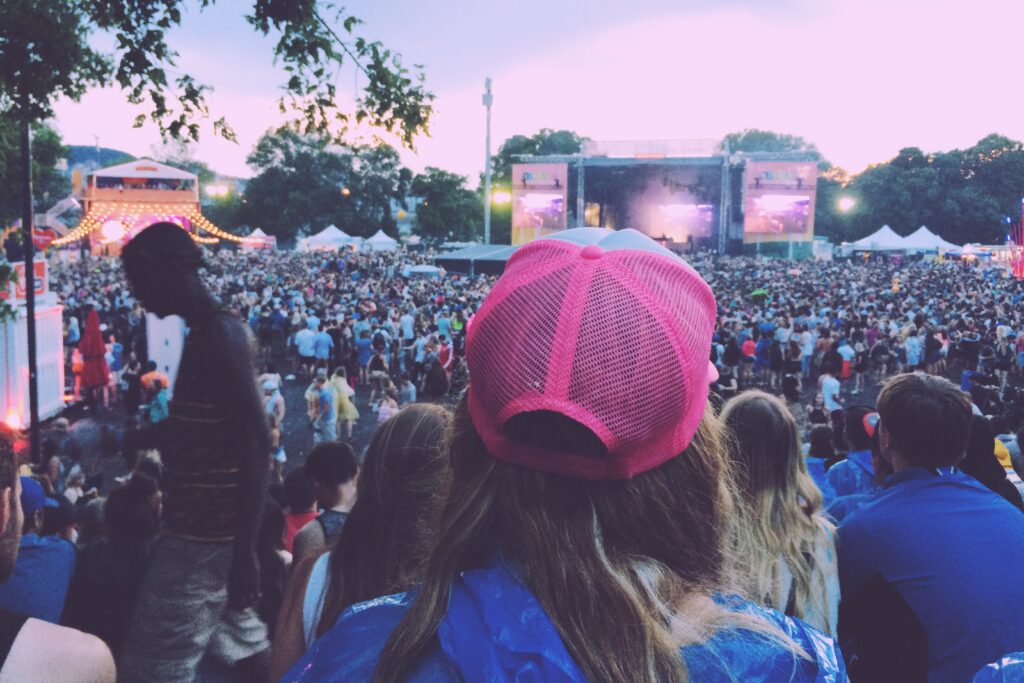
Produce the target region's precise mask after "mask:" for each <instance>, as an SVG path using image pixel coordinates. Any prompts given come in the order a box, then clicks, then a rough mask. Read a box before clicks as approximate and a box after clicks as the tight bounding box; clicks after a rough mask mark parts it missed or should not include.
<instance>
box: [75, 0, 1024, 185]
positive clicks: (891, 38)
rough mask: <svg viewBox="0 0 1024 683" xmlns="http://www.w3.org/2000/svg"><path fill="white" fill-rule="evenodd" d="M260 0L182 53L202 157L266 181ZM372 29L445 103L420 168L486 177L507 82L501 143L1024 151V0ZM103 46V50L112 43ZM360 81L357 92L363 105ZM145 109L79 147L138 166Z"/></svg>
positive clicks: (80, 108) (859, 3) (95, 96)
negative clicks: (733, 139) (224, 125)
mask: <svg viewBox="0 0 1024 683" xmlns="http://www.w3.org/2000/svg"><path fill="white" fill-rule="evenodd" d="M246 5H249V6H251V2H249V1H248V0H247V1H245V2H243V1H242V0H221V1H220V3H219V4H218V6H216V7H214V8H213V9H209V10H207V11H206V12H204V13H201V14H200V13H199V12H198V11H192V12H190V13H188V14H187V15H186V18H185V22H184V26H183V28H182V29H180V30H178V31H176V32H175V33H174V34H173V36H172V38H171V40H172V45H173V46H174V47H175V48H176V49H177V50H178V52H179V53H180V58H179V62H178V70H180V71H183V72H188V73H192V74H193V75H194V76H196V77H197V78H198V79H199V80H200V81H201V82H203V83H206V84H207V85H210V86H212V87H213V88H214V92H213V93H212V94H211V95H210V97H209V102H210V105H211V109H212V113H213V114H214V115H215V116H220V115H224V116H226V117H227V118H228V120H229V121H230V123H231V124H232V125H233V126H234V127H235V129H236V131H237V133H238V138H239V144H237V145H235V144H231V143H228V142H225V141H222V140H217V139H215V138H213V136H212V131H211V130H210V129H209V128H206V129H204V131H203V133H204V139H203V141H202V143H201V144H200V145H199V146H198V147H197V148H196V149H195V150H194V155H195V156H196V157H198V158H200V159H202V160H203V161H206V162H207V163H209V164H210V165H211V166H212V167H213V168H214V169H216V170H218V171H221V172H223V173H228V174H234V175H239V176H249V175H251V174H252V172H251V171H250V170H249V168H248V167H247V166H246V164H245V157H246V155H247V154H248V153H249V151H250V149H251V148H252V145H253V144H254V143H255V141H256V139H257V138H258V137H259V135H260V134H261V133H262V132H264V131H265V130H267V129H268V128H270V127H272V126H274V125H275V124H277V123H279V121H280V118H279V114H278V113H277V108H276V97H277V93H278V88H279V86H280V84H281V83H282V82H283V75H282V73H281V71H280V70H279V69H275V67H274V66H273V63H272V59H271V49H272V40H270V39H265V38H262V37H259V36H257V35H256V34H255V33H254V32H253V31H252V30H251V29H250V28H249V27H248V25H247V24H245V23H244V22H243V21H242V19H241V16H242V11H243V10H244V8H245V6H246ZM350 8H351V10H352V11H353V12H354V13H355V14H356V15H357V16H359V17H361V18H363V19H364V20H365V22H366V25H365V27H364V34H365V35H367V36H368V37H370V38H373V39H379V40H381V41H382V42H384V44H385V45H387V46H388V47H390V48H392V49H394V50H396V51H399V52H401V53H402V55H403V57H404V59H405V61H406V62H407V63H410V64H411V63H422V64H423V65H424V66H425V68H426V74H427V85H428V88H429V89H430V90H431V91H433V92H434V93H435V94H436V95H437V100H436V102H435V109H436V111H435V115H434V119H433V122H432V125H431V136H430V137H429V138H427V137H425V138H422V139H420V140H419V142H418V143H417V151H416V152H415V153H413V152H408V151H406V152H403V157H404V158H405V162H406V163H407V164H408V165H409V166H410V167H412V168H413V169H414V170H421V169H422V168H423V167H424V166H428V165H429V166H439V167H441V168H445V169H449V170H453V171H456V172H458V173H461V174H464V175H467V176H470V178H471V182H472V183H473V184H475V182H476V177H477V174H479V172H480V171H481V170H482V168H483V163H484V109H483V106H482V105H481V102H480V95H481V92H482V89H483V81H484V78H485V77H487V76H490V77H492V78H493V80H494V96H495V102H494V112H493V150H494V151H496V150H497V147H498V146H499V145H500V143H501V141H502V140H504V139H505V138H506V137H508V136H510V135H513V134H516V133H526V134H530V133H533V132H535V131H536V130H538V129H539V128H542V127H548V128H569V129H572V130H575V131H576V132H578V133H580V134H581V135H585V136H588V137H590V138H593V139H598V140H644V139H680V138H720V137H721V136H722V135H723V134H725V133H728V132H730V131H734V130H739V129H742V128H751V127H753V128H766V129H771V130H776V131H779V132H786V133H792V134H796V135H801V136H803V137H805V138H807V139H808V140H810V141H812V142H814V143H816V144H817V145H818V147H819V148H820V149H821V151H822V152H823V153H824V155H825V157H826V158H828V159H829V160H830V161H832V162H833V163H834V164H837V165H839V166H843V167H844V168H846V169H847V170H849V171H851V172H857V171H860V170H863V169H864V168H865V167H866V166H867V165H868V164H871V163H875V162H881V161H885V160H887V159H889V158H891V157H892V156H893V155H894V154H895V153H896V152H897V150H899V149H900V148H901V147H907V146H917V147H921V148H923V149H924V150H925V151H938V150H945V149H950V148H954V147H965V146H969V145H970V144H972V143H974V142H975V141H977V140H978V139H979V138H981V137H983V136H984V135H986V134H988V133H991V132H999V133H1003V134H1005V135H1008V136H1010V137H1014V138H1017V139H1024V114H1022V109H1024V82H1022V70H1021V64H1022V60H1024V48H1022V46H1021V39H1020V38H1021V32H1022V30H1024V2H1021V0H972V2H964V1H963V0H702V1H692V0H691V1H687V0H631V1H630V2H621V1H620V2H612V1H609V0H586V1H584V0H517V1H516V2H479V1H478V0H431V1H430V2H408V0H403V1H400V0H376V1H375V2H372V3H371V2H365V1H360V2H354V3H352V4H351V5H350ZM96 40H97V44H99V45H102V44H104V39H103V38H102V37H97V39H96ZM353 85H354V78H353V73H352V72H351V71H349V72H347V73H345V74H343V75H342V76H341V77H340V79H339V88H340V89H342V90H346V89H347V91H348V92H349V93H351V91H352V89H353ZM140 111H142V110H140V109H137V108H135V107H132V106H130V105H128V104H126V103H125V97H124V94H123V93H121V92H120V91H119V90H117V89H113V88H108V89H104V90H96V91H93V92H90V93H88V94H87V95H86V96H85V97H84V98H83V99H82V101H81V103H72V102H61V103H59V105H58V106H57V121H56V125H57V127H58V129H59V130H60V131H61V133H62V134H63V136H64V139H65V141H66V142H67V143H70V144H93V143H94V141H95V138H94V136H96V137H98V139H99V144H100V145H102V146H106V147H114V148H118V149H123V150H125V151H128V152H131V153H133V154H136V155H146V154H149V153H151V151H152V150H153V148H154V146H156V145H158V144H159V135H158V134H157V132H156V130H155V128H154V127H152V126H151V125H147V126H146V127H144V128H142V129H139V130H134V129H132V128H131V123H132V120H133V119H134V117H135V115H136V114H138V113H140Z"/></svg>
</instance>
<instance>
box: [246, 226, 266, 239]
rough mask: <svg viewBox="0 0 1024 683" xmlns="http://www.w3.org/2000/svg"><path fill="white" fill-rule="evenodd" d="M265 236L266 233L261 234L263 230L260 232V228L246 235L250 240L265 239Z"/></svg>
mask: <svg viewBox="0 0 1024 683" xmlns="http://www.w3.org/2000/svg"><path fill="white" fill-rule="evenodd" d="M266 236H267V233H265V232H263V230H261V229H260V228H256V229H255V230H253V231H252V232H250V233H249V234H248V235H247V237H250V238H251V237H266Z"/></svg>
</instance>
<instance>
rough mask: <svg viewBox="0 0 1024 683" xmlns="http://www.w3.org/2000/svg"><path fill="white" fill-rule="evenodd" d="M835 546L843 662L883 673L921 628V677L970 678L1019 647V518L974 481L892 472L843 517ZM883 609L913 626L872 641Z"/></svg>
mask: <svg viewBox="0 0 1024 683" xmlns="http://www.w3.org/2000/svg"><path fill="white" fill-rule="evenodd" d="M838 540H839V580H840V586H841V589H842V595H843V603H844V604H843V605H842V606H841V608H840V617H839V632H840V636H841V638H842V645H843V652H844V654H845V655H846V657H847V660H848V661H850V660H852V659H854V658H857V659H859V660H860V665H862V666H866V667H868V668H870V667H871V665H872V664H875V663H877V667H879V668H878V669H876V670H883V671H884V670H887V667H891V666H892V658H893V657H892V652H895V653H897V655H898V656H900V653H901V652H905V651H906V650H907V649H909V643H910V639H911V638H913V637H915V636H912V635H911V631H913V632H915V633H916V632H917V631H921V632H922V633H921V634H920V635H918V636H916V637H917V638H919V639H921V636H922V635H923V643H919V644H918V645H919V646H918V648H917V649H916V650H915V651H918V652H921V653H922V654H920V655H918V658H919V659H921V660H926V661H921V662H919V664H918V665H919V667H920V668H921V669H925V668H926V670H927V677H928V680H929V681H969V680H971V677H972V676H973V675H974V673H975V672H976V671H978V670H979V669H981V668H982V667H983V666H985V665H986V664H987V663H989V662H993V661H996V660H997V659H999V658H1000V657H1002V656H1003V655H1005V654H1007V653H1009V652H1013V651H1015V650H1022V649H1024V580H1022V579H1021V571H1022V568H1024V515H1022V514H1021V513H1020V511H1019V510H1017V509H1016V508H1014V507H1013V506H1012V505H1010V504H1009V503H1007V502H1006V501H1005V500H1004V499H1003V498H1002V497H1001V496H999V495H997V494H995V493H993V492H991V491H989V490H988V489H987V488H985V487H984V486H982V485H981V484H980V483H978V482H977V481H976V480H975V479H974V478H972V477H968V476H966V475H964V474H962V473H959V472H955V471H953V470H951V469H946V470H930V469H925V468H920V467H918V468H911V469H908V470H904V471H902V472H898V473H896V474H894V475H892V476H890V477H889V478H888V479H887V480H886V481H885V485H884V487H883V489H882V490H881V491H879V492H878V493H876V494H875V495H874V497H873V498H872V499H871V500H870V501H868V502H867V503H865V504H864V505H863V506H862V507H861V508H860V509H859V510H857V511H856V512H854V513H853V514H852V515H851V516H850V517H849V518H847V519H846V521H845V522H844V523H843V524H842V525H841V526H840V527H839V536H838ZM880 596H881V599H880ZM895 603H899V604H898V605H897V604H895ZM866 604H868V605H876V607H874V608H872V609H869V610H867V611H865V610H864V609H863V605H866ZM890 609H893V610H903V612H894V613H895V614H906V613H909V614H910V615H911V616H910V617H909V619H910V621H911V622H913V623H914V624H915V625H914V627H913V628H912V629H903V628H896V629H895V632H894V634H893V637H894V638H895V639H896V641H897V642H890V641H887V640H886V638H884V637H883V638H881V639H880V638H879V633H880V632H883V633H884V631H885V629H887V628H892V626H891V625H892V623H893V619H892V617H891V615H890V614H886V613H882V614H879V613H878V612H887V611H888V610H890ZM918 624H919V626H918ZM902 638H906V639H907V643H906V644H905V643H902V642H899V640H900V639H902ZM915 642H916V641H915ZM904 645H907V647H904ZM885 648H893V649H892V651H891V652H882V651H881V650H882V649H885ZM872 660H875V661H874V662H872Z"/></svg>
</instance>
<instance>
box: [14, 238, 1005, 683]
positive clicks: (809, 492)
mask: <svg viewBox="0 0 1024 683" xmlns="http://www.w3.org/2000/svg"><path fill="white" fill-rule="evenodd" d="M430 259H431V254H430V253H429V252H408V251H405V250H403V249H400V250H399V251H397V252H390V253H383V254H381V253H360V252H351V253H349V252H346V253H335V252H331V253H312V254H302V253H294V252H283V251H282V252H275V251H257V252H239V251H230V250H223V251H218V252H207V253H205V254H201V253H200V251H199V248H198V247H196V246H195V245H194V244H193V243H192V242H191V241H190V240H188V239H187V238H186V237H185V235H184V233H183V232H182V231H181V230H180V229H177V228H173V227H172V226H155V227H154V228H150V229H147V230H146V231H143V233H142V234H141V235H140V236H139V237H138V238H136V239H135V240H133V242H132V243H130V244H129V247H128V248H127V249H126V251H125V254H124V256H123V262H122V260H119V259H108V258H86V259H84V260H82V261H80V262H75V263H65V262H62V261H56V260H55V261H54V262H53V264H52V265H53V268H52V273H53V275H52V277H53V283H52V286H53V288H54V289H55V291H57V293H58V294H59V295H60V297H61V300H62V302H63V303H64V305H65V320H66V325H65V341H66V346H67V348H68V369H69V373H70V375H71V376H73V377H75V381H74V383H75V394H76V395H77V396H78V397H79V398H80V400H81V403H82V405H84V406H86V412H85V413H84V414H85V415H87V416H89V417H90V418H99V421H100V422H102V423H103V424H105V425H106V424H109V423H111V422H112V421H113V422H116V423H117V426H116V428H108V427H103V428H101V429H98V435H94V436H93V437H92V442H91V443H90V444H88V445H89V448H84V447H83V445H82V442H83V441H88V440H89V437H88V434H86V436H83V433H84V430H82V429H79V427H80V426H81V425H85V424H87V423H93V424H94V421H93V420H92V419H90V420H82V422H81V423H80V424H70V423H69V422H68V420H66V419H61V420H57V421H55V422H54V423H53V424H52V425H50V427H49V428H48V429H47V431H46V436H45V439H44V444H43V446H44V448H43V452H44V454H45V460H44V462H43V463H41V464H39V465H37V466H35V467H34V468H31V469H29V468H28V467H27V466H23V467H22V468H21V471H20V474H21V476H20V477H19V476H18V475H19V468H18V467H17V464H18V461H17V454H16V453H15V452H14V451H15V450H17V449H18V444H19V442H20V440H19V438H18V435H15V434H8V435H6V438H5V442H6V443H7V444H8V445H11V446H12V448H7V449H0V529H3V530H4V531H3V535H2V539H3V541H5V542H0V576H7V577H8V578H7V579H6V580H5V581H3V582H0V654H3V652H4V651H5V650H6V652H7V655H6V657H7V659H6V662H7V663H5V664H4V665H3V667H4V669H3V673H6V672H7V667H8V666H11V667H14V670H15V671H24V672H25V673H23V674H22V675H21V676H20V677H16V678H14V679H12V680H37V679H38V680H42V677H41V675H39V674H35V673H33V672H35V671H37V670H36V669H32V668H31V667H33V666H37V665H38V662H37V660H38V659H39V658H40V657H41V656H42V653H46V652H52V649H50V648H53V647H56V643H62V644H63V648H64V649H63V650H62V654H63V653H66V652H70V653H73V654H74V657H73V659H74V662H75V663H74V664H73V665H72V664H68V668H67V674H66V676H65V677H64V678H56V679H55V678H47V680H79V681H82V680H85V681H94V680H95V681H106V680H114V676H115V673H114V662H115V661H116V664H117V674H116V675H117V677H118V680H122V681H154V680H159V681H193V680H207V681H231V680H243V681H262V680H274V681H277V680H284V681H303V682H308V681H362V680H366V681H369V680H375V681H400V680H417V681H418V680H423V681H427V680H431V681H433V680H452V681H457V680H458V681H484V680H487V681H501V680H509V681H511V680H538V681H585V680H589V681H623V682H626V681H629V682H632V681H649V682H652V683H653V682H654V681H668V680H695V681H704V680H744V681H746V680H764V681H783V680H785V681H789V680H801V681H802V680H807V681H843V680H846V679H847V677H849V678H851V679H853V680H854V681H915V680H929V681H969V680H972V679H973V680H977V681H979V682H981V681H996V680H1003V678H1001V677H1002V676H1004V675H1006V676H1011V675H1014V671H1017V675H1019V670H1018V669H1016V667H1022V666H1024V654H1022V652H1024V582H1022V581H1021V579H1020V576H1019V574H1020V568H1021V567H1022V566H1024V500H1022V494H1024V483H1022V482H1021V478H1020V475H1021V474H1022V473H1024V460H1022V457H1021V449H1020V446H1019V445H1018V431H1020V430H1022V428H1024V392H1022V391H1020V390H1019V387H1020V386H1021V385H1022V382H1021V378H1022V374H1024V316H1022V314H1021V313H1020V306H1019V304H1020V302H1021V299H1024V286H1022V285H1021V283H1020V282H1019V281H1018V280H1016V279H1014V278H1012V277H1011V276H1010V275H1009V273H1008V271H1007V270H1006V269H1005V268H1003V267H1001V266H998V265H987V264H978V263H970V262H961V261H955V262H941V261H930V260H906V259H903V260H899V259H890V258H884V259H877V258H875V259H861V258H859V257H858V258H857V259H855V260H846V261H831V262H829V261H824V262H823V261H804V262H793V261H787V260H772V259H752V258H741V257H718V256H714V255H711V254H693V255H688V256H687V258H686V261H687V262H688V263H689V265H687V264H686V263H685V262H684V261H683V259H681V258H679V257H677V256H674V255H671V254H670V253H668V252H666V251H665V250H663V249H662V248H661V247H659V246H658V245H657V244H656V243H654V242H652V241H650V240H648V239H647V238H645V237H643V236H641V235H640V234H638V233H632V232H622V233H619V234H617V235H616V237H615V239H614V240H609V239H607V237H606V235H605V233H602V232H600V231H593V230H582V231H570V232H568V233H565V234H564V235H561V236H557V237H555V238H551V239H546V240H541V241H538V242H535V243H532V244H530V245H529V246H527V247H524V248H523V249H522V250H521V251H520V253H518V254H517V256H516V257H515V258H514V259H513V261H511V262H510V264H509V266H508V267H507V268H506V272H505V273H504V275H502V276H501V277H500V278H493V277H466V276H461V277H460V276H455V275H450V274H445V273H441V274H439V276H437V277H420V276H415V275H412V274H411V273H410V271H409V270H408V269H409V268H410V267H411V266H413V265H417V264H421V263H427V262H429V261H430ZM691 266H692V267H691ZM143 307H145V310H148V311H151V312H154V313H157V314H160V315H165V314H170V313H174V314H178V315H182V316H183V317H184V318H185V320H186V322H187V324H188V326H189V329H190V331H189V334H188V337H187V340H186V343H185V350H184V353H183V356H182V364H181V367H180V369H179V374H178V377H177V380H176V382H175V383H174V386H173V387H170V386H169V384H171V382H170V381H169V379H168V378H166V377H163V376H162V374H161V373H160V372H159V370H158V369H157V368H155V367H153V366H151V365H148V361H149V359H148V357H147V349H146V343H145V338H146V334H145V315H144V313H143V310H144V308H143ZM97 364H99V365H98V367H100V368H101V371H95V370H94V368H95V367H97ZM289 378H291V379H289ZM286 382H294V383H298V384H299V385H301V386H302V387H305V390H304V392H303V394H302V395H303V405H301V406H294V405H288V406H286V405H285V399H284V393H283V389H284V387H285V383H286ZM172 388H173V392H169V390H170V389H172ZM292 411H300V412H301V413H302V414H303V416H304V419H303V420H302V422H303V425H304V427H308V430H304V432H303V438H304V439H309V441H310V444H311V445H312V448H311V450H309V453H308V455H307V456H306V457H305V458H304V460H301V461H300V459H293V460H292V461H291V462H288V461H287V459H286V458H285V456H284V454H283V452H282V451H283V445H282V444H283V443H284V434H283V432H284V431H285V430H286V424H285V419H284V418H285V414H286V413H291V412H292ZM368 420H372V421H373V422H374V423H375V425H376V426H375V427H374V428H373V430H372V431H371V434H372V436H371V437H370V438H368V439H365V441H366V443H363V442H362V440H359V439H356V440H353V428H354V426H355V425H360V424H365V421H368ZM121 422H123V423H124V424H125V425H127V431H126V432H122V430H121V429H120V427H121ZM76 432H77V433H76ZM1020 438H1022V439H1024V433H1021V435H1020ZM85 451H92V452H99V454H100V455H99V456H97V457H94V458H92V459H90V458H88V457H85V456H84V455H83V453H84V452H85ZM101 468H114V469H117V470H118V471H117V474H118V475H119V476H117V477H116V478H112V477H102V476H100V474H101V472H100V471H99V470H100V469H101ZM385 596H387V597H385ZM58 624H59V625H61V626H57V625H58ZM87 634H89V635H87ZM90 636H91V637H90ZM18 667H26V668H18ZM47 674H48V675H51V676H52V675H54V671H52V670H51V671H47ZM61 675H64V673H61Z"/></svg>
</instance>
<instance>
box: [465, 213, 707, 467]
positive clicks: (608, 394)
mask: <svg viewBox="0 0 1024 683" xmlns="http://www.w3.org/2000/svg"><path fill="white" fill-rule="evenodd" d="M716 313H717V310H716V306H715V297H714V294H713V293H712V292H711V288H710V287H708V285H707V283H706V282H704V280H702V279H701V277H700V276H699V275H698V274H697V272H696V271H695V270H693V268H691V267H690V266H689V265H687V264H686V262H684V261H683V260H682V259H681V258H679V257H678V256H676V255H675V254H673V253H672V252H670V251H668V250H667V249H665V248H664V247H662V246H660V245H659V244H658V243H656V242H655V241H654V240H652V239H650V238H649V237H646V236H645V235H643V234H641V233H639V232H637V231H635V230H619V231H610V230H605V229H601V228H575V229H572V230H566V231H563V232H559V233H557V234H555V235H551V236H548V237H544V238H542V239H539V240H535V241H533V242H530V243H529V244H527V245H525V246H523V247H521V248H520V249H519V250H518V251H517V252H516V253H515V254H514V255H513V257H512V258H511V259H510V260H509V262H508V265H507V267H506V268H505V272H504V274H503V275H502V276H501V278H500V279H499V280H498V282H497V283H496V284H495V286H494V288H493V289H492V290H491V292H490V294H489V295H488V296H487V298H486V299H484V302H483V304H482V305H481V306H480V309H479V311H478V312H477V314H476V316H475V318H474V320H473V325H472V326H470V327H469V330H468V336H467V341H466V360H467V363H468V365H469V375H470V378H471V380H470V386H469V393H468V399H467V401H468V408H469V413H470V417H471V418H472V421H473V425H474V426H475V427H476V430H477V431H478V432H479V434H480V436H481V438H482V439H483V441H484V444H485V445H486V446H487V449H488V451H489V452H490V454H491V455H492V456H493V457H495V458H497V459H498V460H501V461H503V462H508V463H513V464H517V465H521V466H524V467H528V468H531V469H536V470H540V471H543V472H548V473H551V474H560V475H563V476H568V477H575V478H580V479H628V478H630V477H633V476H635V475H637V474H640V473H642V472H646V471H648V470H651V469H653V468H655V467H657V466H658V465H661V464H662V463H664V462H666V461H668V460H670V459H672V458H674V457H676V456H678V455H680V454H681V453H682V452H683V451H684V450H685V449H686V447H687V446H688V445H689V443H690V440H691V439H692V438H693V435H694V434H695V433H696V431H697V427H698V425H699V424H700V421H701V418H702V416H703V414H704V410H705V407H706V405H707V400H708V385H709V383H711V382H713V381H715V380H716V379H717V378H718V373H717V371H716V370H715V367H714V365H713V364H712V363H711V362H710V360H709V359H710V355H711V335H712V333H713V331H714V326H715V316H716ZM535 411H547V412H553V413H557V414H560V415H562V416H565V417H567V418H570V419H571V420H574V421H575V422H577V423H579V424H581V425H582V426H584V427H586V428H587V429H588V430H589V431H590V432H592V433H593V434H594V435H595V436H596V437H597V438H598V439H599V440H600V442H601V443H602V444H603V445H604V447H605V449H606V451H607V455H606V456H602V457H594V456H592V455H586V454H580V453H573V452H563V451H558V450H554V449H552V448H547V447H545V446H543V445H535V444H526V443H522V442H519V441H516V440H514V439H512V438H510V437H509V435H508V434H507V433H506V431H505V427H506V425H507V424H508V422H509V421H510V420H511V419H512V418H514V417H516V416H518V415H522V414H524V413H530V412H535Z"/></svg>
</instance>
